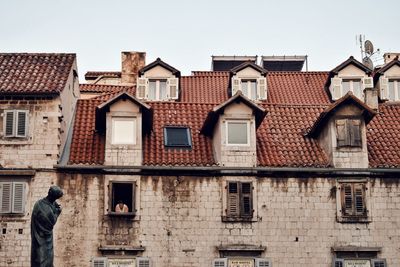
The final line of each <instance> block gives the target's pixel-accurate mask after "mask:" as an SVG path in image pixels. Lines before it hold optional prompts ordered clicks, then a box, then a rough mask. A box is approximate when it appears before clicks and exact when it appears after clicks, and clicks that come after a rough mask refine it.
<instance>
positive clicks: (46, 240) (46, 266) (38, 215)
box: [31, 185, 63, 267]
mask: <svg viewBox="0 0 400 267" xmlns="http://www.w3.org/2000/svg"><path fill="white" fill-rule="evenodd" d="M62 195H63V191H62V190H61V188H60V187H58V186H55V185H53V186H51V187H50V189H49V193H48V194H47V197H45V198H42V199H40V200H38V201H37V202H36V203H35V206H34V207H33V211H32V217H31V237H32V246H31V267H54V266H53V258H54V251H53V227H54V225H55V224H56V222H57V218H58V216H59V215H60V213H61V206H60V205H59V204H58V203H57V202H56V199H59V198H60V197H62Z"/></svg>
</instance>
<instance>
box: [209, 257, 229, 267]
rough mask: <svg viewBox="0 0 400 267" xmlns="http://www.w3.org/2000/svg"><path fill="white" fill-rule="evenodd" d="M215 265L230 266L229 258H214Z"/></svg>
mask: <svg viewBox="0 0 400 267" xmlns="http://www.w3.org/2000/svg"><path fill="white" fill-rule="evenodd" d="M212 266H213V267H228V259H227V258H218V259H214V260H213V265H212Z"/></svg>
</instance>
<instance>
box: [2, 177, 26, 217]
mask: <svg viewBox="0 0 400 267" xmlns="http://www.w3.org/2000/svg"><path fill="white" fill-rule="evenodd" d="M6 185H8V186H9V190H10V191H9V192H8V193H9V194H8V197H9V203H8V207H7V208H6V206H5V204H4V203H3V201H4V200H5V192H4V187H5V186H6ZM17 186H21V187H22V192H21V194H22V195H21V196H20V197H21V198H20V200H19V201H20V202H21V205H20V206H21V207H20V210H17V208H16V206H15V203H16V193H15V191H16V190H17ZM25 205H26V182H24V181H15V180H11V181H4V182H0V215H7V214H17V215H18V214H21V215H24V214H25Z"/></svg>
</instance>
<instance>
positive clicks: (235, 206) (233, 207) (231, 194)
mask: <svg viewBox="0 0 400 267" xmlns="http://www.w3.org/2000/svg"><path fill="white" fill-rule="evenodd" d="M238 185H239V183H237V182H230V183H228V205H227V206H228V208H227V212H226V214H227V215H228V216H239V186H238Z"/></svg>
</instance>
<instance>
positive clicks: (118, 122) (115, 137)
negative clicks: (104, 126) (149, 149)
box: [111, 117, 136, 145]
mask: <svg viewBox="0 0 400 267" xmlns="http://www.w3.org/2000/svg"><path fill="white" fill-rule="evenodd" d="M111 143H112V144H113V145H121V144H131V145H135V144H136V119H135V118H129V117H113V118H112V142H111Z"/></svg>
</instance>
